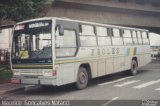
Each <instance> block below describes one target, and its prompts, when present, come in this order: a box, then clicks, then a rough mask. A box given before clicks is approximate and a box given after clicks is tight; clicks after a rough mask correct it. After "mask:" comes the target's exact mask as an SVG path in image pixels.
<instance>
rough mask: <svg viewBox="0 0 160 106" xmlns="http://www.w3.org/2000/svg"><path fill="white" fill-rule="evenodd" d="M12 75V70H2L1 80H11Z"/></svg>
mask: <svg viewBox="0 0 160 106" xmlns="http://www.w3.org/2000/svg"><path fill="white" fill-rule="evenodd" d="M11 77H12V72H11V71H4V70H3V71H2V70H1V71H0V80H3V81H4V80H10V79H11Z"/></svg>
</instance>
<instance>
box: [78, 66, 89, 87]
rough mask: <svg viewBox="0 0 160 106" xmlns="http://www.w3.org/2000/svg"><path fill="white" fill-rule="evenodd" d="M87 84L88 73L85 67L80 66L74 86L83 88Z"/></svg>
mask: <svg viewBox="0 0 160 106" xmlns="http://www.w3.org/2000/svg"><path fill="white" fill-rule="evenodd" d="M87 85H88V73H87V70H86V68H84V67H80V68H79V71H78V75H77V82H76V88H77V89H84V88H86V87H87Z"/></svg>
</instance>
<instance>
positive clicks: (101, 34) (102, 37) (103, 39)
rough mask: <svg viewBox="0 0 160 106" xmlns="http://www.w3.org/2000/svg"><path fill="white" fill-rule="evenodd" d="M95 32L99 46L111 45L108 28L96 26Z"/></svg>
mask: <svg viewBox="0 0 160 106" xmlns="http://www.w3.org/2000/svg"><path fill="white" fill-rule="evenodd" d="M96 31H97V39H98V45H99V46H105V45H111V38H110V36H109V33H108V32H109V29H108V28H105V27H99V26H97V27H96Z"/></svg>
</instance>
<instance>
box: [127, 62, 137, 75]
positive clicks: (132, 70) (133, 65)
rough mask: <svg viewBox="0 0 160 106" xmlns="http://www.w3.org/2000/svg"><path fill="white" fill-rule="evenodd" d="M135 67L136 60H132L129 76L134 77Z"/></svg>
mask: <svg viewBox="0 0 160 106" xmlns="http://www.w3.org/2000/svg"><path fill="white" fill-rule="evenodd" d="M137 67H138V64H137V61H136V60H132V63H131V70H130V71H129V74H130V75H131V76H134V75H136V74H137Z"/></svg>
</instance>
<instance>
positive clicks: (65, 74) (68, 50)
mask: <svg viewBox="0 0 160 106" xmlns="http://www.w3.org/2000/svg"><path fill="white" fill-rule="evenodd" d="M150 52H151V50H150V41H149V35H148V30H144V29H138V28H129V27H122V26H116V25H108V24H100V23H93V22H85V21H80V20H72V19H67V18H57V17H45V18H37V19H31V20H27V21H23V22H20V23H17V24H16V25H15V27H14V32H13V42H12V53H11V67H12V70H13V77H12V79H11V82H12V83H16V84H33V85H41V86H48V85H52V86H61V85H65V84H70V83H74V84H75V87H76V88H77V89H84V88H86V87H87V85H88V82H89V80H90V79H93V78H96V77H100V76H105V75H108V74H113V73H117V72H121V71H127V73H128V74H129V75H136V74H137V68H138V67H140V66H144V65H146V64H148V63H149V62H150V61H151V56H150Z"/></svg>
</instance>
